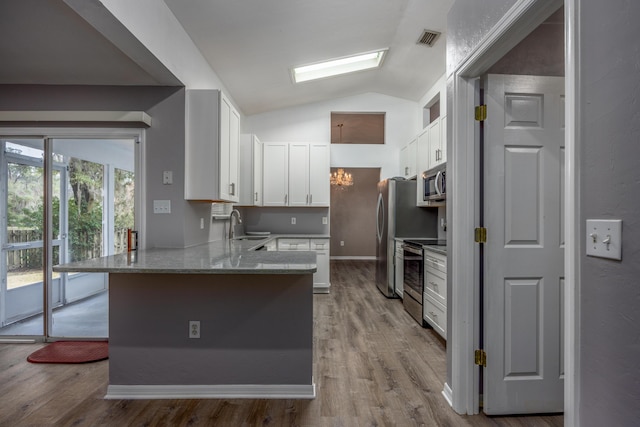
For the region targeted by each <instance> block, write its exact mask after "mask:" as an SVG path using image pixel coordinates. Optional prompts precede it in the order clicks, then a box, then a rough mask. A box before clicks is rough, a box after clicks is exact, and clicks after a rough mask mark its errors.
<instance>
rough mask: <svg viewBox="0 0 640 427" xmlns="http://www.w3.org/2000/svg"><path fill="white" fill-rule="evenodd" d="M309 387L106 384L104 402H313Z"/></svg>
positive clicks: (298, 385)
mask: <svg viewBox="0 0 640 427" xmlns="http://www.w3.org/2000/svg"><path fill="white" fill-rule="evenodd" d="M315 397H316V385H315V383H311V384H229V385H218V384H215V385H113V384H112V385H109V386H108V387H107V394H106V395H105V397H104V398H105V399H118V400H119V399H315Z"/></svg>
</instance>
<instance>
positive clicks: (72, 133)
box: [0, 127, 147, 342]
mask: <svg viewBox="0 0 640 427" xmlns="http://www.w3.org/2000/svg"><path fill="white" fill-rule="evenodd" d="M0 134H1V135H2V136H3V137H16V138H18V137H37V138H42V139H43V141H45V143H44V151H45V157H47V159H48V161H45V162H44V174H45V187H46V188H45V202H46V203H47V204H48V205H50V204H51V181H50V179H49V178H48V174H49V171H50V169H51V149H52V147H51V142H50V141H46V140H53V139H62V138H68V139H133V140H135V142H136V144H135V166H134V167H135V171H136V174H135V189H136V190H135V196H134V197H135V201H134V204H135V206H136V207H137V208H138V209H136V210H135V215H134V223H135V224H136V225H137V228H138V231H139V235H141V236H142V238H141V239H140V241H139V242H138V247H139V248H140V249H144V248H145V247H146V238H145V236H146V235H147V233H146V205H145V203H144V200H145V194H146V162H145V158H146V149H145V146H146V144H145V139H146V133H145V130H144V129H141V128H63V127H60V128H38V127H3V128H0ZM45 213H46V216H45V227H44V231H45V233H46V234H48V230H50V229H51V221H52V213H51V210H50V209H45ZM44 246H45V248H44V254H43V255H44V256H45V268H46V270H47V271H45V274H44V282H43V286H44V292H50V291H51V286H52V283H51V267H52V259H51V253H50V251H49V250H48V249H47V248H48V246H49V245H44ZM44 308H45V316H46V318H45V335H43V336H39V337H26V338H28V339H29V340H34V341H35V340H40V339H42V340H44V341H49V337H48V335H47V334H48V329H49V328H48V324H50V322H51V319H50V315H49V311H50V310H49V308H48V295H47V296H46V298H45V301H44ZM54 340H55V339H52V340H51V341H54ZM8 341H10V339H7V340H3V342H8ZM19 341H20V342H22V341H24V340H19Z"/></svg>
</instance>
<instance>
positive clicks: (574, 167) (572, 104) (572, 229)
mask: <svg viewBox="0 0 640 427" xmlns="http://www.w3.org/2000/svg"><path fill="white" fill-rule="evenodd" d="M564 16H565V118H566V120H565V129H566V131H565V132H566V133H565V150H566V157H565V182H566V187H565V197H566V199H565V203H566V209H565V219H564V223H565V224H567V225H568V226H567V227H566V231H565V233H566V236H565V266H564V269H565V317H564V322H565V324H564V325H565V326H564V330H565V336H564V348H565V352H564V355H565V356H564V366H565V369H564V372H565V376H564V425H565V426H567V427H573V426H579V425H580V253H581V250H580V249H581V248H580V224H581V217H582V216H581V213H580V144H579V141H580V128H581V125H580V117H581V111H582V110H581V107H580V19H579V17H580V0H566V1H565V11H564Z"/></svg>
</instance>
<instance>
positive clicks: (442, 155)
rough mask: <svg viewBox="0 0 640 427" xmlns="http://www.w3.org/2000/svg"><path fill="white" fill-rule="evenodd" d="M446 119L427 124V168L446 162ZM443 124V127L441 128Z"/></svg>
mask: <svg viewBox="0 0 640 427" xmlns="http://www.w3.org/2000/svg"><path fill="white" fill-rule="evenodd" d="M446 123H447V122H446V117H443V118H438V119H436V120H434V121H433V122H432V123H431V124H429V127H428V129H429V168H428V169H431V168H433V167H435V166H438V165H439V164H442V163H444V162H446V161H447V142H446V137H444V136H446ZM443 124H444V126H443Z"/></svg>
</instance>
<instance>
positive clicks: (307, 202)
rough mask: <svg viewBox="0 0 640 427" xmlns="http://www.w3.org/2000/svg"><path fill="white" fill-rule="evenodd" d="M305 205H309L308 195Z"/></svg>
mask: <svg viewBox="0 0 640 427" xmlns="http://www.w3.org/2000/svg"><path fill="white" fill-rule="evenodd" d="M305 203H306V204H307V205H308V204H309V195H308V194H307V201H306V202H305Z"/></svg>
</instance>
